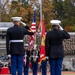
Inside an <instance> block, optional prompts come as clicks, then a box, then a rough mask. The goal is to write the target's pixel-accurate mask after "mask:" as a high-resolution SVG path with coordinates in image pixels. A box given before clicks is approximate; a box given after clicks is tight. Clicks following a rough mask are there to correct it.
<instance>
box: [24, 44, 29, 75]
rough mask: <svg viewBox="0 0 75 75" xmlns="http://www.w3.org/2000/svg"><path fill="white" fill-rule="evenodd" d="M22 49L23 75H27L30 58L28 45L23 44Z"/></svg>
mask: <svg viewBox="0 0 75 75" xmlns="http://www.w3.org/2000/svg"><path fill="white" fill-rule="evenodd" d="M24 49H25V55H24V75H28V69H29V57H30V51H29V49H28V44H24Z"/></svg>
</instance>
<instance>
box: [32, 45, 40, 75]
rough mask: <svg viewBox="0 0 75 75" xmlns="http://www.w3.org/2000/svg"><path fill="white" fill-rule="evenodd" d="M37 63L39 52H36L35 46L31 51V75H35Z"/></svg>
mask: <svg viewBox="0 0 75 75" xmlns="http://www.w3.org/2000/svg"><path fill="white" fill-rule="evenodd" d="M38 61H39V51H38V50H37V45H34V48H33V50H32V51H31V63H32V72H33V75H37V70H38Z"/></svg>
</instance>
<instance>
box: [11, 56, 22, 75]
mask: <svg viewBox="0 0 75 75" xmlns="http://www.w3.org/2000/svg"><path fill="white" fill-rule="evenodd" d="M22 67H23V55H11V75H16V71H18V75H22Z"/></svg>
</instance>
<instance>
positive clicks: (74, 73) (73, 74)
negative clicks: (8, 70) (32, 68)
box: [0, 71, 75, 75]
mask: <svg viewBox="0 0 75 75" xmlns="http://www.w3.org/2000/svg"><path fill="white" fill-rule="evenodd" d="M0 75H10V74H0ZM23 75H24V74H23ZM29 75H32V72H29ZM38 75H42V74H41V72H38ZM47 75H50V73H49V72H48V73H47ZM62 75H75V72H68V71H67V72H66V71H64V72H62Z"/></svg>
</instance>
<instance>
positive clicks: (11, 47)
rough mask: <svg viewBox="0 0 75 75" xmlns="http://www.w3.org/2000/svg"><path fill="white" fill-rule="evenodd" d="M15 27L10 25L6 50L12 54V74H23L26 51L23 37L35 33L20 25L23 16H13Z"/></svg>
mask: <svg viewBox="0 0 75 75" xmlns="http://www.w3.org/2000/svg"><path fill="white" fill-rule="evenodd" d="M12 19H13V24H14V26H13V27H10V28H9V29H8V30H7V33H6V50H7V55H9V54H10V55H11V74H12V75H16V71H18V75H22V67H23V55H24V53H25V50H24V43H23V38H24V35H33V34H34V33H33V32H29V31H28V30H27V29H26V28H27V27H26V26H25V27H26V28H23V27H20V26H19V25H20V23H21V17H12Z"/></svg>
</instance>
